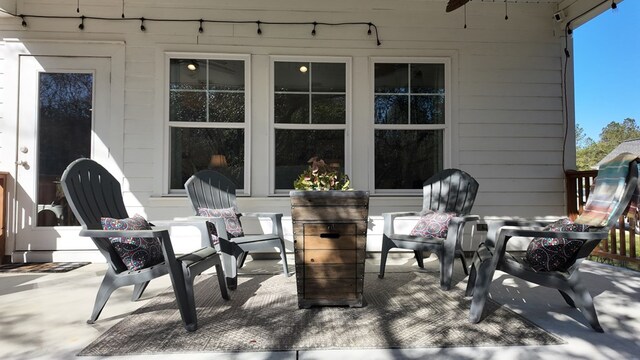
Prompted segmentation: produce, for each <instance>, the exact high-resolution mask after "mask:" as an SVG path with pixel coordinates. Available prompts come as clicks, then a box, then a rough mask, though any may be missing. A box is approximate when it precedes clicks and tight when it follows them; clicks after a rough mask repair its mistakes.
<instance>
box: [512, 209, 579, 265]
mask: <svg viewBox="0 0 640 360" xmlns="http://www.w3.org/2000/svg"><path fill="white" fill-rule="evenodd" d="M543 230H545V231H576V232H583V231H589V225H582V224H575V223H573V222H572V221H571V220H569V219H567V218H563V219H560V220H557V221H556V222H554V223H551V224H549V225H547V226H545V227H544V229H543ZM582 244H584V240H576V239H566V238H534V239H533V240H531V242H530V243H529V246H528V247H527V253H526V255H525V257H524V260H525V261H526V262H527V263H528V264H529V265H530V266H531V268H533V269H534V270H535V271H558V270H560V271H563V270H566V269H567V268H568V267H569V266H570V265H571V264H572V263H573V260H574V258H575V256H576V254H577V253H578V250H579V249H580V247H581V246H582Z"/></svg>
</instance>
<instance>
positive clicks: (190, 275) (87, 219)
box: [61, 159, 229, 331]
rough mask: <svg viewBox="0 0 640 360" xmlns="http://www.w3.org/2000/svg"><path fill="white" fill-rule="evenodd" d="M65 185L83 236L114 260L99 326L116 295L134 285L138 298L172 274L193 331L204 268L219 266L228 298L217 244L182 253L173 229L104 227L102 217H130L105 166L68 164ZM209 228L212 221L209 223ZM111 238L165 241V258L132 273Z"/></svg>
mask: <svg viewBox="0 0 640 360" xmlns="http://www.w3.org/2000/svg"><path fill="white" fill-rule="evenodd" d="M61 183H62V188H63V190H64V193H65V196H66V198H67V200H68V202H69V206H70V207H71V209H72V211H73V213H74V214H75V216H76V217H77V219H78V221H79V222H80V224H81V225H82V230H81V231H80V235H81V236H88V237H91V239H92V240H93V242H94V244H95V245H96V246H97V247H98V250H99V251H100V252H101V253H102V255H104V257H105V259H106V260H107V263H108V268H107V272H106V274H105V275H104V279H103V280H102V284H101V285H100V289H99V290H98V295H97V296H96V301H95V305H94V307H93V312H92V314H91V317H90V318H89V320H88V321H87V322H88V323H89V324H93V323H94V322H95V321H96V320H97V319H98V317H99V316H100V313H101V312H102V309H103V308H104V306H105V304H106V303H107V301H108V300H109V297H110V296H111V293H112V292H113V291H114V290H116V289H117V288H120V287H122V286H127V285H134V290H133V295H132V298H131V301H136V300H138V299H139V298H140V297H141V296H142V293H143V292H144V290H145V289H146V287H147V285H148V284H149V281H150V280H152V279H155V278H157V277H159V276H162V275H165V274H167V273H168V274H169V275H170V277H171V283H172V285H173V291H174V293H175V296H176V300H177V303H178V308H179V309H180V315H181V316H182V321H183V322H184V326H185V329H186V330H187V331H194V330H196V329H197V316H196V307H195V299H194V294H193V281H194V278H195V277H196V276H197V275H199V274H200V273H202V272H203V271H204V270H206V269H208V268H211V267H212V266H215V268H216V273H217V276H218V282H219V285H220V292H221V293H222V297H223V298H224V299H227V300H228V299H229V294H228V292H227V288H226V286H225V282H224V275H223V271H222V266H221V262H220V257H219V254H218V253H217V252H216V250H215V249H214V248H212V247H205V248H202V249H200V250H197V251H194V252H192V253H190V254H186V255H182V256H179V257H176V255H175V254H174V251H173V247H172V245H171V240H170V238H169V231H168V230H166V229H165V230H162V229H154V230H102V224H101V221H100V219H101V217H111V218H117V219H124V218H128V217H129V215H128V214H127V210H126V208H125V206H124V202H123V199H122V192H121V189H120V183H119V182H118V181H117V180H116V179H115V178H114V177H113V176H112V175H111V174H110V173H109V172H108V171H107V170H106V169H105V168H104V167H102V166H101V165H100V164H98V163H97V162H95V161H93V160H90V159H78V160H76V161H74V162H72V163H71V164H69V166H68V167H67V169H66V170H65V171H64V173H63V175H62V179H61ZM203 225H204V227H205V228H206V224H204V222H203ZM110 237H139V238H157V239H159V240H160V243H161V246H162V252H163V256H164V262H162V263H160V264H157V265H154V266H151V267H148V268H143V269H140V270H135V271H130V270H129V269H128V268H127V267H126V266H125V264H124V263H123V262H122V260H121V259H120V257H119V256H118V254H117V253H116V251H115V249H114V247H113V246H112V245H111V241H110V240H109V238H110Z"/></svg>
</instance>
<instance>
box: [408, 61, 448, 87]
mask: <svg viewBox="0 0 640 360" xmlns="http://www.w3.org/2000/svg"><path fill="white" fill-rule="evenodd" d="M411 92H412V93H423V94H424V93H428V94H444V64H411Z"/></svg>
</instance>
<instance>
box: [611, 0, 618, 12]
mask: <svg viewBox="0 0 640 360" xmlns="http://www.w3.org/2000/svg"><path fill="white" fill-rule="evenodd" d="M617 8H618V4H616V1H615V0H611V9H613V10H615V9H617Z"/></svg>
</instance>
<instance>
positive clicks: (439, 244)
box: [378, 169, 480, 290]
mask: <svg viewBox="0 0 640 360" xmlns="http://www.w3.org/2000/svg"><path fill="white" fill-rule="evenodd" d="M477 193H478V182H477V181H476V180H475V179H474V178H473V177H471V175H469V174H467V173H466V172H464V171H462V170H458V169H446V170H443V171H441V172H440V173H438V174H436V175H434V176H432V177H431V178H429V179H428V180H427V181H425V183H424V186H423V204H422V212H424V211H428V210H432V211H436V212H454V213H456V214H458V216H456V217H454V218H452V219H451V221H450V223H449V229H448V232H447V237H446V238H424V237H420V236H412V235H400V234H396V233H395V231H394V220H395V219H397V218H399V217H403V216H418V215H419V214H420V213H421V212H418V211H408V212H394V213H384V214H382V215H383V217H384V230H383V231H384V233H383V236H382V254H381V260H380V274H379V275H378V277H379V278H383V277H384V269H385V265H386V263H387V255H388V254H389V250H391V249H393V248H403V249H411V250H413V251H414V254H415V257H416V260H417V262H418V266H419V267H421V268H424V262H423V252H424V251H432V252H434V253H435V254H436V256H438V259H439V261H440V287H442V288H443V289H445V290H448V289H449V288H450V287H451V277H452V274H453V265H454V261H455V257H456V256H457V257H459V258H460V260H461V261H462V267H463V269H464V272H465V274H467V264H466V261H465V259H464V253H463V251H462V245H461V240H462V235H463V231H464V226H465V224H466V223H468V222H471V221H478V220H479V219H480V217H479V216H477V215H469V214H470V212H471V208H472V207H473V203H474V201H475V199H476V194H477Z"/></svg>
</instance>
